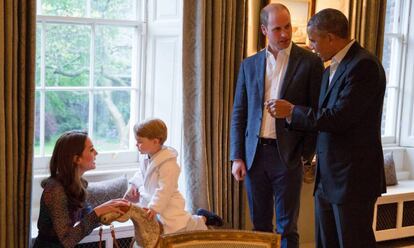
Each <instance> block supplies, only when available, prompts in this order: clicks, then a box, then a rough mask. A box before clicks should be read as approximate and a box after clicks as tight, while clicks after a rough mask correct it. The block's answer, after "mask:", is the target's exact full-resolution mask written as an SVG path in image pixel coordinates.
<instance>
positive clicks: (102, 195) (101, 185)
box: [86, 175, 128, 208]
mask: <svg viewBox="0 0 414 248" xmlns="http://www.w3.org/2000/svg"><path fill="white" fill-rule="evenodd" d="M127 188H128V178H127V177H126V175H124V176H121V177H117V178H114V179H109V180H104V181H100V182H90V183H89V184H88V188H87V189H86V190H87V192H88V195H87V197H86V202H87V203H88V204H90V205H91V207H92V208H95V207H96V206H98V205H101V204H102V203H104V202H107V201H109V200H112V199H116V198H122V197H123V196H124V194H125V192H126V191H127Z"/></svg>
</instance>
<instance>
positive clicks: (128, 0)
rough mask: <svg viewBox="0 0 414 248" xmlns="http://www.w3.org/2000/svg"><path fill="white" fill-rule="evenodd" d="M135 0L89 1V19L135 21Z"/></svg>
mask: <svg viewBox="0 0 414 248" xmlns="http://www.w3.org/2000/svg"><path fill="white" fill-rule="evenodd" d="M136 4H137V0H111V1H102V0H91V17H95V18H104V19H120V20H136V19H137V14H136V9H137V8H136Z"/></svg>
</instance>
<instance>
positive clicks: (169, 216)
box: [131, 146, 191, 233]
mask: <svg viewBox="0 0 414 248" xmlns="http://www.w3.org/2000/svg"><path fill="white" fill-rule="evenodd" d="M141 171H142V175H143V176H144V180H143V185H142V184H141V185H139V184H138V183H135V182H136V181H135V182H134V181H131V183H134V184H135V185H136V186H138V187H139V192H140V195H141V197H140V205H141V206H143V207H147V208H152V209H154V210H155V211H156V212H157V213H158V214H159V219H160V221H161V222H162V224H163V226H164V233H172V232H176V231H178V230H180V229H182V228H185V227H186V225H187V222H188V221H189V219H190V218H191V214H190V213H188V212H187V211H185V209H184V208H185V200H184V198H183V196H182V195H181V193H180V192H179V191H178V177H179V176H180V166H179V165H178V164H177V151H176V150H175V149H174V148H171V147H166V146H164V147H163V148H162V149H161V150H160V151H159V152H157V153H156V154H154V155H153V156H152V157H151V158H150V159H145V160H144V161H143V163H142V164H141Z"/></svg>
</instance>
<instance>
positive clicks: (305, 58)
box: [230, 44, 323, 169]
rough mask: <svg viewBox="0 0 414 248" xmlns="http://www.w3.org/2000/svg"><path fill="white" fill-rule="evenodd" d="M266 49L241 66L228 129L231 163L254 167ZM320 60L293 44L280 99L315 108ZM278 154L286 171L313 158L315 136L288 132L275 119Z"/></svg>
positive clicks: (319, 75) (262, 108) (262, 107)
mask: <svg viewBox="0 0 414 248" xmlns="http://www.w3.org/2000/svg"><path fill="white" fill-rule="evenodd" d="M265 69H266V50H262V51H260V52H258V53H256V54H255V55H253V56H251V57H248V58H246V59H245V60H244V61H243V62H242V63H241V65H240V69H239V75H238V79H237V85H236V92H235V96H234V104H233V113H232V120H231V130H230V160H235V159H242V160H244V162H245V163H246V167H247V169H250V168H251V167H252V164H253V160H254V156H255V153H256V147H257V143H258V139H259V134H260V128H261V123H262V116H263V111H266V110H264V105H263V104H264V99H263V97H264V86H265ZM322 72H323V65H322V61H321V60H320V59H319V58H318V57H317V56H316V55H315V54H313V53H312V52H310V51H308V50H305V49H303V48H300V47H298V46H297V45H295V44H292V49H291V52H290V56H289V62H288V66H287V69H286V73H285V77H284V80H283V82H282V85H281V90H280V97H281V98H283V99H286V100H288V101H290V102H292V103H294V104H300V105H305V106H314V107H315V108H316V107H317V105H318V98H319V91H320V84H321V78H322ZM275 122H276V135H277V143H278V146H277V148H278V151H275V152H279V154H280V157H281V159H282V162H283V163H284V164H285V165H286V166H287V167H289V168H293V167H296V166H298V165H300V164H301V162H302V161H301V159H302V158H303V159H305V160H310V159H312V157H313V156H314V152H315V143H316V133H307V132H302V131H289V130H287V129H286V128H285V123H284V120H282V119H277V120H276V119H275Z"/></svg>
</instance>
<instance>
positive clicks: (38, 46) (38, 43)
mask: <svg viewBox="0 0 414 248" xmlns="http://www.w3.org/2000/svg"><path fill="white" fill-rule="evenodd" d="M41 35H42V24H41V23H37V25H36V74H35V77H36V78H35V79H36V86H40V83H41V82H40V64H41V60H40V59H41V57H40V56H41V52H42V51H41V48H42V47H41V41H42V40H41V37H42V36H41Z"/></svg>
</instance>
